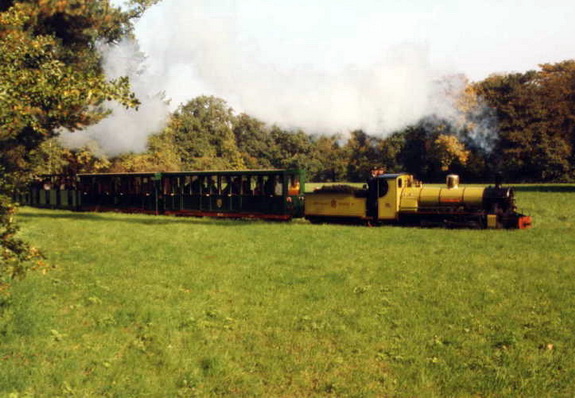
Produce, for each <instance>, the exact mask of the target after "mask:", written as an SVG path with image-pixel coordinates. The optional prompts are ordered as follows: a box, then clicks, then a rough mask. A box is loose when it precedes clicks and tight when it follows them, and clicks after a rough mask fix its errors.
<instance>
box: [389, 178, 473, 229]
mask: <svg viewBox="0 0 575 398" xmlns="http://www.w3.org/2000/svg"><path fill="white" fill-rule="evenodd" d="M388 186H389V190H388V192H387V194H386V195H385V196H384V197H382V198H379V200H378V209H379V210H378V218H379V219H380V220H394V219H397V218H398V217H399V214H401V213H415V212H418V211H425V210H426V209H433V210H436V209H439V208H442V207H454V206H455V207H461V208H466V209H468V208H478V207H481V204H482V202H483V192H484V188H478V187H459V186H457V187H454V188H447V187H444V188H436V187H429V188H428V187H423V186H422V184H416V183H414V180H413V177H412V176H410V175H401V176H396V177H394V178H393V179H390V180H388Z"/></svg>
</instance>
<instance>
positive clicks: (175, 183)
mask: <svg viewBox="0 0 575 398" xmlns="http://www.w3.org/2000/svg"><path fill="white" fill-rule="evenodd" d="M181 182H182V180H181V178H180V177H172V193H173V194H181V193H182V185H181Z"/></svg>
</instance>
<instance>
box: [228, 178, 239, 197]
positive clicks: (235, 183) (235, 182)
mask: <svg viewBox="0 0 575 398" xmlns="http://www.w3.org/2000/svg"><path fill="white" fill-rule="evenodd" d="M240 181H241V179H240V176H233V177H230V185H231V190H230V192H231V194H232V195H239V194H240V187H241V182H240Z"/></svg>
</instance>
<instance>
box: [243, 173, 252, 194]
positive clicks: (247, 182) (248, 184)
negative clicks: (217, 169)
mask: <svg viewBox="0 0 575 398" xmlns="http://www.w3.org/2000/svg"><path fill="white" fill-rule="evenodd" d="M241 179H242V192H241V193H242V195H253V187H252V178H251V177H250V176H242V177H241Z"/></svg>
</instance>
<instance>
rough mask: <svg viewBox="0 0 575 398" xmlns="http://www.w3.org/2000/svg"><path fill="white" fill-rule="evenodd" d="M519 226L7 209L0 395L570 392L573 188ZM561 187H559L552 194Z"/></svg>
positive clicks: (529, 204)
mask: <svg viewBox="0 0 575 398" xmlns="http://www.w3.org/2000/svg"><path fill="white" fill-rule="evenodd" d="M547 188H548V189H549V190H550V192H540V191H539V190H538V189H537V188H536V187H523V188H522V189H521V191H520V192H519V193H518V201H519V204H520V207H521V208H523V210H524V211H525V212H527V213H529V214H531V215H533V216H534V228H533V229H532V230H528V231H474V230H437V229H434V230H429V229H427V230H426V229H414V228H399V227H380V228H366V227H353V226H326V225H319V226H316V225H309V224H307V223H305V222H302V221H300V222H293V223H289V224H282V223H265V222H247V221H246V222H244V221H225V220H224V221H221V220H209V219H176V218H167V217H153V216H145V215H121V214H77V213H70V212H63V211H47V210H36V209H29V208H26V209H23V210H22V211H21V213H20V215H19V219H20V221H21V225H22V229H23V235H24V237H25V238H27V239H28V240H30V241H32V242H33V243H34V244H35V245H36V246H38V247H40V248H42V249H43V250H44V251H45V252H46V254H47V255H48V259H49V262H50V263H51V264H53V265H54V266H55V269H53V270H51V271H50V272H48V273H47V274H46V275H43V274H41V273H33V274H31V275H30V276H29V277H28V278H27V279H25V280H24V281H22V282H21V283H18V284H16V285H15V286H14V289H13V303H12V305H11V307H10V309H9V312H8V313H5V314H4V318H3V320H2V321H0V396H5V395H9V394H10V393H16V394H14V395H13V396H27V395H31V396H32V395H34V396H68V395H69V396H117V397H127V396H138V397H140V396H153V397H171V396H215V395H224V396H234V397H236V396H270V397H271V396H275V397H277V396H282V397H297V396H330V395H331V396H355V397H371V396H373V397H380V396H388V397H448V396H457V397H468V396H477V397H490V396H492V397H502V396H523V397H545V396H546V397H560V396H564V397H571V396H573V395H575V381H574V380H575V333H573V331H574V330H575V278H574V277H573V275H574V271H575V187H574V186H568V187H566V186H560V187H557V186H549V187H547ZM559 188H560V189H559Z"/></svg>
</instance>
